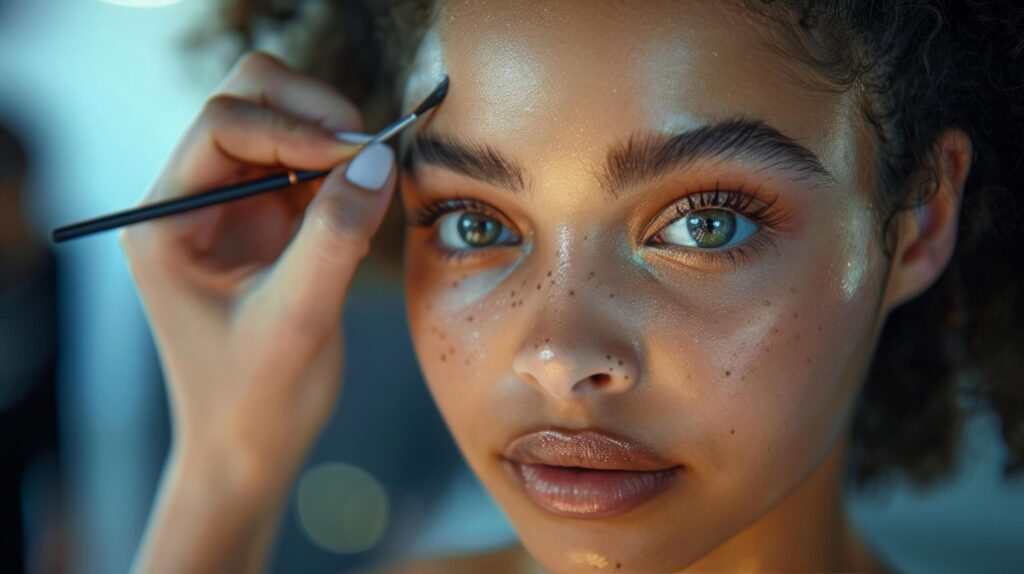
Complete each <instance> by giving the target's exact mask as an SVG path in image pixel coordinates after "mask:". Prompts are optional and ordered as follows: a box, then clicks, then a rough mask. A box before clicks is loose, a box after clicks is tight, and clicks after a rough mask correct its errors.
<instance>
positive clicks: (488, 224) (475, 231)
mask: <svg viewBox="0 0 1024 574" xmlns="http://www.w3.org/2000/svg"><path fill="white" fill-rule="evenodd" d="M437 234H438V240H439V241H440V242H441V245H442V247H444V248H446V249H449V250H452V251H463V250H467V249H479V248H483V247H489V246H491V245H495V244H497V243H504V242H507V238H508V237H509V236H510V235H511V234H510V233H509V232H508V229H507V228H506V227H505V226H504V225H502V224H501V223H500V222H499V221H497V220H496V219H494V218H493V217H488V216H487V215H484V214H482V213H475V212H472V211H457V212H454V213H449V214H448V215H445V216H443V217H441V220H440V222H439V223H438V229H437Z"/></svg>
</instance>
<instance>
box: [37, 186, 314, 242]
mask: <svg viewBox="0 0 1024 574" xmlns="http://www.w3.org/2000/svg"><path fill="white" fill-rule="evenodd" d="M328 173H330V170H323V171H305V170H295V171H290V172H288V173H282V174H279V175H272V176H270V177H265V178H262V179H257V180H254V181H247V182H243V183H238V184H235V185H229V186H227V187H221V188H217V189H212V190H210V191H204V192H202V193H197V194H195V195H186V196H185V197H178V198H175V199H168V200H166V201H161V202H158V203H153V204H150V205H144V206H142V207H137V208H134V209H127V210H125V211H118V212H116V213H111V214H109V215H104V216H101V217H96V218H94V219H87V220H85V221H80V222H78V223H72V224H71V225H65V226H63V227H58V228H57V229H54V230H53V242H54V243H60V242H61V241H67V240H68V239H74V238H76V237H81V236H83V235H88V234H90V233H97V232H99V231H106V230H108V229H114V228H116V227H122V226H125V225H131V224H132V223H139V222H140V221H147V220H150V219H156V218H158V217H164V216H167V215H173V214H175V213H181V212H183V211H191V210H193V209H200V208H203V207H207V206H210V205H215V204H218V203H224V202H225V201H231V200H234V199H241V198H243V197H248V196H250V195H256V194H257V193H264V192H267V191H274V190H275V189H281V188H283V187H289V186H292V185H296V184H298V183H301V182H304V181H309V180H311V179H316V178H318V177H323V176H325V175H327V174H328Z"/></svg>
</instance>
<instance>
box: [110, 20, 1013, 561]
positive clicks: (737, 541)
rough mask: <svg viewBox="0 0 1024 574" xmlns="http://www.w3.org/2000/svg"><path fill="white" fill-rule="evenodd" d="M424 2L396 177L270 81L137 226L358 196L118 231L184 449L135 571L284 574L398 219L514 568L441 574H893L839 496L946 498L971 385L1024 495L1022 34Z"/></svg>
mask: <svg viewBox="0 0 1024 574" xmlns="http://www.w3.org/2000/svg"><path fill="white" fill-rule="evenodd" d="M402 4H407V3H402ZM258 5H259V6H262V5H263V3H260V4H258ZM253 6H257V4H254V5H253ZM253 6H248V7H247V6H246V5H241V8H243V9H242V10H241V11H236V12H234V13H233V14H234V16H235V17H236V19H235V23H236V24H238V23H241V25H242V27H243V28H244V27H245V26H244V24H245V23H246V22H251V21H255V19H256V18H257V17H258V16H260V15H261V13H260V11H259V10H258V9H257V8H255V7H253ZM405 7H406V6H401V7H398V8H396V9H395V11H393V12H391V15H393V16H394V15H399V14H413V15H420V16H423V18H422V19H421V20H418V21H417V22H418V24H417V25H416V26H413V27H408V26H406V27H402V28H401V29H400V31H399V32H400V35H399V36H396V37H394V38H398V39H399V40H404V42H392V43H391V44H390V48H391V49H390V50H389V51H388V52H386V53H387V54H391V60H390V61H392V62H397V64H396V67H394V68H385V72H386V73H382V74H381V75H383V76H387V77H392V78H396V79H397V81H395V83H394V84H393V85H394V87H395V88H396V91H397V92H398V93H399V94H400V95H401V98H396V100H395V102H394V105H392V109H393V110H401V111H407V110H408V109H410V108H411V107H412V106H415V105H416V103H417V102H418V101H419V99H421V98H422V97H424V96H425V95H426V94H427V93H429V92H430V90H432V89H433V88H434V87H435V86H436V85H437V83H438V81H440V79H441V78H442V77H443V76H444V75H445V74H447V75H448V76H449V78H450V89H449V93H448V96H447V98H446V99H445V101H444V102H443V103H442V104H441V105H440V106H438V107H437V108H436V109H434V110H432V111H431V112H430V113H429V114H428V115H427V117H426V118H424V119H423V120H421V122H420V123H418V124H417V125H416V126H415V127H413V128H411V129H409V130H407V131H406V132H405V133H403V134H402V136H401V139H400V142H399V145H398V148H399V157H400V158H401V161H399V162H396V161H395V157H396V156H395V153H394V152H392V150H391V149H390V148H388V147H386V146H382V145H374V146H370V147H368V148H366V149H365V150H363V151H362V152H361V153H359V154H358V155H356V156H355V157H354V158H353V155H354V154H355V150H356V147H355V145H356V144H354V143H352V142H355V141H358V140H359V138H358V137H357V136H354V135H352V134H342V135H341V136H338V135H336V132H339V131H342V132H363V131H369V130H366V129H365V128H366V124H365V123H364V120H363V118H362V116H361V114H360V111H359V108H360V107H363V106H361V105H360V106H357V105H356V104H355V103H354V102H353V101H351V100H349V99H348V98H347V97H346V95H345V94H346V91H347V87H346V85H344V82H339V81H322V80H319V79H314V78H313V77H312V76H309V75H305V74H302V73H299V72H297V71H295V70H293V69H291V68H289V67H288V66H285V65H284V64H283V63H281V62H280V61H278V60H276V59H274V58H272V57H269V56H267V55H265V54H260V53H254V54H250V55H248V56H247V57H245V58H243V59H242V60H241V61H240V62H239V63H238V65H236V66H235V68H234V69H233V70H232V71H231V72H230V73H229V74H228V76H227V78H226V79H225V80H224V82H223V84H222V85H221V86H220V87H219V88H218V89H217V91H216V93H215V94H214V95H213V96H212V97H211V98H210V100H209V102H208V104H207V105H206V107H205V108H204V109H203V110H202V112H201V113H200V114H199V116H198V118H197V119H196V121H195V123H194V124H193V125H192V126H191V128H190V129H189V131H188V133H187V134H186V135H185V136H184V138H183V140H182V142H181V145H180V146H179V148H178V149H177V150H176V152H175V153H174V155H173V157H172V158H171V159H170V160H169V162H168V164H167V166H166V168H165V170H164V172H163V173H162V175H161V176H160V178H159V179H158V181H157V182H156V183H155V185H154V186H153V188H152V190H151V191H150V192H149V194H148V196H147V197H146V198H144V201H153V200H158V199H162V198H165V197H170V196H175V195H181V194H187V193H195V192H198V191H200V190H203V189H206V188H209V187H214V186H218V185H223V184H225V183H228V182H230V181H235V180H241V179H248V178H252V177H257V176H259V175H263V174H265V173H269V172H275V171H280V170H281V168H282V167H287V168H300V169H322V168H326V167H330V166H335V165H337V166H338V167H337V168H336V169H334V170H333V171H332V173H331V174H330V175H329V176H328V177H327V178H326V179H324V180H323V181H322V183H320V184H317V185H310V186H308V188H306V189H305V190H304V193H296V192H295V191H290V192H288V193H287V194H285V193H282V194H274V195H265V196H262V197H258V198H253V199H250V200H246V201H240V202H237V203H235V204H232V205H223V206H218V207H216V208H211V209H208V210H205V211H203V212H198V213H193V214H190V215H187V216H181V217H174V218H169V219H167V220H165V221H156V222H151V223H147V224H145V225H138V226H133V227H131V228H128V229H127V230H125V231H124V232H123V233H122V236H121V237H122V243H123V246H124V249H125V252H126V254H127V256H128V258H129V261H130V263H131V266H132V271H133V273H134V276H135V278H136V280H137V282H138V285H139V288H140V290H141V292H142V295H143V298H144V300H145V305H146V310H147V313H148V316H149V319H150V321H151V323H152V326H153V329H154V331H155V333H156V337H157V342H158V345H159V349H160V353H161V358H162V360H163V367H164V369H165V372H166V375H167V382H168V389H169V393H170V396H171V400H172V405H173V409H174V425H175V426H174V430H175V435H174V441H173V448H172V454H171V456H170V459H169V461H168V466H167V472H166V477H165V480H164V483H163V486H162V490H161V495H160V498H159V501H158V503H157V506H156V508H155V510H154V513H153V516H152V519H151V524H150V527H149V530H148V533H147V536H146V539H145V542H144V544H143V546H142V548H141V550H140V553H139V557H138V559H137V563H136V567H137V569H139V570H141V571H149V570H167V571H255V570H259V569H260V568H261V567H262V565H263V562H264V561H265V559H266V556H267V551H268V546H269V544H270V541H271V539H272V534H273V531H274V525H275V523H276V521H277V517H278V514H279V512H280V509H281V506H282V504H283V503H284V501H285V499H286V496H287V493H288V491H289V488H290V482H291V481H292V479H293V478H294V474H295V472H296V470H297V469H298V468H299V466H300V464H301V462H302V461H303V458H304V456H305V454H306V452H307V449H308V447H309V446H310V444H311V443H312V441H313V440H314V438H315V437H316V435H317V433H318V431H319V430H320V428H321V427H322V425H323V424H324V422H325V421H326V419H327V418H328V417H329V416H330V413H331V410H332V408H333V405H334V401H335V399H336V397H337V396H338V391H339V388H340V385H341V381H340V380H339V375H340V373H341V367H342V364H343V362H344V360H345V355H344V341H343V340H342V332H341V330H340V320H339V319H340V317H341V315H342V312H343V310H344V307H345V295H346V291H347V289H348V286H349V282H350V280H351V278H352V275H353V272H354V270H355V268H356V266H357V265H358V264H359V263H360V261H361V260H362V259H363V258H364V257H365V256H366V255H367V253H368V251H369V248H370V244H371V239H372V238H374V237H375V236H376V235H377V233H378V230H379V229H380V227H381V222H382V221H383V220H384V216H385V212H386V210H387V209H388V206H389V204H390V203H391V201H392V199H393V195H400V206H401V207H402V209H403V212H404V214H405V219H406V222H407V223H408V225H409V229H408V233H407V234H406V236H405V245H404V263H405V284H406V295H407V311H408V316H409V320H410V326H411V330H412V337H413V341H414V343H415V349H416V353H417V357H418V360H419V362H420V364H421V365H422V369H423V373H424V375H425V377H426V380H427V382H428V384H429V386H430V390H431V392H432V394H433V396H434V399H435V401H436V403H437V405H438V407H439V409H440V411H441V413H442V414H443V416H444V418H445V420H446V421H447V424H448V426H449V428H450V429H451V431H452V434H453V436H454V437H455V440H456V442H457V443H458V446H459V448H460V449H461V451H462V453H463V454H464V455H465V458H466V460H467V461H468V462H469V464H470V466H471V467H472V469H473V471H474V472H475V473H476V474H477V476H478V477H479V478H480V480H481V481H482V483H483V484H484V486H486V487H487V489H488V490H489V492H490V493H491V494H492V495H493V496H494V498H495V499H496V500H497V501H498V503H500V505H501V506H502V508H503V510H504V511H505V512H506V513H507V515H508V517H509V519H510V520H511V522H512V524H513V525H514V527H515V528H516V531H517V533H518V535H519V537H520V539H521V542H522V548H521V549H519V548H513V549H510V550H506V551H503V552H501V553H498V554H494V555H491V556H486V557H478V558H474V559H467V560H459V559H453V560H450V561H441V562H435V563H432V564H429V565H421V566H422V567H423V568H426V569H427V570H430V569H433V570H435V571H444V572H454V571H458V570H460V569H463V570H465V571H484V570H486V571H495V570H496V569H497V568H499V567H500V568H504V569H505V570H506V571H529V570H531V569H537V568H543V569H546V570H548V571H552V572H575V571H609V572H677V571H683V570H694V571H749V570H764V571H778V570H782V571H846V572H848V571H865V572H881V571H885V570H886V567H885V565H884V564H883V563H882V561H881V560H880V559H879V558H878V557H877V556H875V555H873V553H872V551H871V550H870V549H869V548H867V547H866V545H865V544H864V543H863V542H862V540H861V538H860V537H859V535H858V533H857V532H856V531H855V530H854V529H853V528H852V527H851V525H850V523H849V521H848V520H847V517H846V515H845V512H844V508H843V504H842V499H841V486H842V479H843V477H844V469H847V470H849V471H850V475H851V476H852V477H853V478H854V479H855V480H856V482H857V483H858V484H864V483H866V482H867V481H869V480H870V479H872V478H875V477H877V476H880V475H881V474H882V473H885V472H891V471H903V472H906V473H908V474H909V475H910V476H913V477H916V478H919V479H921V480H926V479H929V478H933V477H935V476H938V475H939V474H940V473H941V472H943V471H944V470H946V469H947V468H948V467H950V465H951V461H952V460H953V452H954V451H953V445H954V439H955V437H956V434H957V424H956V423H957V421H958V420H959V416H960V415H959V410H958V409H959V407H958V402H957V397H958V392H959V391H958V390H963V389H967V390H970V391H974V392H975V394H979V395H980V396H982V397H984V398H986V399H988V401H989V404H990V405H991V407H993V408H994V409H995V410H996V411H997V412H998V413H999V415H1000V416H1001V417H1002V421H1003V429H1004V435H1005V438H1006V441H1007V445H1008V448H1009V453H1010V456H1011V459H1010V460H1009V461H1008V463H1007V469H1008V470H1015V469H1019V468H1020V467H1021V461H1022V455H1024V426H1022V417H1021V408H1022V405H1024V402H1022V393H1024V391H1022V389H1021V378H1020V374H1019V373H1020V370H1019V369H1020V367H1021V364H1020V356H1021V355H1020V353H1019V351H1020V349H1021V348H1022V347H1021V338H1022V337H1021V334H1022V330H1021V327H1020V325H1019V323H1016V324H1015V323H1013V322H1012V321H1011V318H1013V317H1020V316H1021V313H1020V312H1021V300H1022V292H1021V285H1022V283H1021V276H1020V271H1019V270H1018V269H1017V268H1016V267H1015V266H1014V264H1013V259H1012V255H1013V253H1014V250H1015V249H1019V247H1018V245H1019V241H1020V240H1021V239H1024V237H1022V236H1021V228H1020V223H1021V220H1022V216H1021V213H1020V210H1019V208H1018V209H1017V210H1016V211H1014V210H1013V209H1012V207H1013V201H1017V202H1019V201H1020V200H1021V195H1020V194H1021V193H1022V186H1021V175H1022V174H1021V165H1022V164H1021V162H1020V157H1021V153H1022V151H1024V145H1022V142H1024V139H1022V134H1024V119H1022V118H1024V110H1022V104H1021V100H1020V96H1021V93H1022V88H1021V80H1022V77H1024V76H1022V71H1021V58H1022V54H1024V49H1022V46H1024V41H1022V35H1021V32H1020V30H1021V29H1022V28H1021V27H1020V26H1019V25H1018V24H1019V23H1020V22H1022V21H1024V18H1022V11H1021V9H1020V8H1015V7H1014V5H1013V3H1011V2H1009V1H1007V2H1002V3H1000V2H986V3H977V4H975V3H970V2H956V3H952V2H938V1H936V2H918V3H914V4H912V5H903V4H896V3H867V2H827V3H817V2H797V1H790V2H787V1H781V0H780V1H778V2H772V3H763V2H758V1H752V2H740V1H736V2H713V3H712V2H681V1H667V0H666V1H656V2H644V3H634V2H631V3H626V2H593V1H586V2H583V1H580V2H565V1H562V2H509V1H507V0H473V1H470V0H445V1H444V2H441V3H439V4H436V5H421V6H413V8H419V9H414V10H412V11H404V8H405ZM246 9H248V10H249V12H246ZM265 9H267V10H269V8H265ZM342 17H343V16H339V20H338V21H337V23H338V26H341V22H343V20H342ZM326 22H328V23H330V21H329V20H328V21H326ZM1014 22H1017V23H1018V24H1015V23H1014ZM339 29H340V28H338V27H335V26H333V25H328V26H325V27H324V32H323V36H322V37H321V40H323V39H324V38H329V37H331V34H332V33H340V32H339ZM309 45H310V46H312V47H313V49H314V50H316V49H317V46H319V45H323V46H325V48H324V55H325V56H326V55H329V54H336V53H337V50H334V51H329V50H328V49H327V48H326V46H335V47H337V46H338V42H333V43H329V42H326V41H324V42H322V44H321V43H318V42H311V43H310V44H309ZM395 46H398V47H399V48H398V49H395ZM401 46H407V47H409V52H407V53H405V56H403V55H402V54H403V51H402V49H401ZM332 50H333V49H332ZM413 50H414V51H413ZM350 61H353V60H346V59H342V58H338V59H336V60H329V59H328V60H321V61H320V62H319V69H323V70H334V71H333V72H331V74H332V75H331V78H332V79H333V78H337V77H342V76H344V75H345V73H344V72H340V71H338V70H345V66H347V65H348V63H347V62H350ZM349 75H351V74H349ZM325 77H326V76H325ZM365 93H369V92H365ZM396 165H397V167H396ZM396 184H397V185H396ZM396 189H398V190H399V192H398V193H395V190H396ZM396 203H397V202H396ZM385 231H387V232H392V231H391V230H388V229H387V228H385ZM1014 351H1016V352H1014ZM413 568H414V569H415V567H413ZM421 571H422V570H421Z"/></svg>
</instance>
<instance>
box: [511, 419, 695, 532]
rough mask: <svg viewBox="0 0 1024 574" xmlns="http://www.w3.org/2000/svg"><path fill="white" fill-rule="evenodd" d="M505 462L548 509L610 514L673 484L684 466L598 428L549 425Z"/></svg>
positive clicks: (516, 443)
mask: <svg viewBox="0 0 1024 574" xmlns="http://www.w3.org/2000/svg"><path fill="white" fill-rule="evenodd" d="M503 454H504V458H505V466H506V469H507V470H508V471H509V472H510V474H511V475H512V476H513V477H514V478H515V480H516V481H517V482H519V483H520V484H521V486H522V487H523V488H524V490H525V492H526V494H527V496H528V497H529V499H530V500H532V501H533V502H534V503H535V504H537V505H538V506H540V507H541V508H542V509H544V510H547V511H549V512H553V513H555V514H559V515H563V516H574V517H578V518H604V517H609V516H613V515H617V514H621V513H624V512H626V511H628V510H631V509H633V508H635V507H637V506H640V505H641V504H643V503H645V502H647V501H648V500H650V499H652V498H654V497H655V496H657V495H658V494H660V493H661V492H663V491H665V490H666V489H667V488H669V487H670V486H671V485H672V484H673V482H675V480H676V479H677V476H678V475H679V474H680V471H681V470H682V465H678V464H672V463H670V462H667V461H665V460H664V459H662V458H660V457H659V456H657V455H656V454H654V453H653V452H652V451H650V450H649V449H647V448H646V447H644V446H642V445H640V444H638V443H636V442H634V441H631V440H629V439H626V438H624V437H620V436H615V435H611V434H608V433H605V432H601V431H596V430H581V431H569V430H559V429H545V430H541V431H537V432H532V433H529V434H526V435H523V436H521V437H519V438H517V439H515V440H513V441H512V442H511V443H509V445H508V447H507V448H506V449H505V451H504V453H503Z"/></svg>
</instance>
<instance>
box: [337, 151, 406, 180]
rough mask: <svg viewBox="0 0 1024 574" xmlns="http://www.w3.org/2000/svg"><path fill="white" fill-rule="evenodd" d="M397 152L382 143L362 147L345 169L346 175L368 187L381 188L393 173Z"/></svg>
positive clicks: (349, 178)
mask: <svg viewBox="0 0 1024 574" xmlns="http://www.w3.org/2000/svg"><path fill="white" fill-rule="evenodd" d="M394 163H395V152H394V151H392V149H391V148H390V147H389V146H387V145H384V144H382V143H375V144H370V145H368V146H366V147H364V148H363V149H362V151H360V152H359V153H358V154H356V157H354V158H353V159H352V162H351V163H349V164H348V168H347V169H346V170H345V177H346V178H348V180H349V181H350V182H352V183H354V184H355V185H358V186H359V187H363V188H366V189H380V188H381V186H383V185H384V182H385V181H387V179H388V176H389V175H391V167H392V166H393V165H394Z"/></svg>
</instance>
